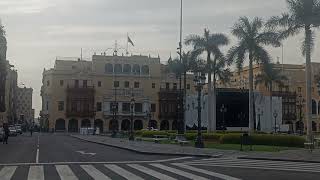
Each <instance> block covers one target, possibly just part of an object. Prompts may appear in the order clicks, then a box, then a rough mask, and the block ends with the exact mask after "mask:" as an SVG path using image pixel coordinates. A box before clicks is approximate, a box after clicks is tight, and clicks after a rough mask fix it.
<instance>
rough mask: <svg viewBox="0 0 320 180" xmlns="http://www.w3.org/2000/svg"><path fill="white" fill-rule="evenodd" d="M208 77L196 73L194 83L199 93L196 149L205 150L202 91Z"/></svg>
mask: <svg viewBox="0 0 320 180" xmlns="http://www.w3.org/2000/svg"><path fill="white" fill-rule="evenodd" d="M205 80H206V76H205V74H204V73H202V72H201V71H199V72H195V77H194V82H195V88H196V90H197V91H198V135H197V138H196V141H195V147H197V148H203V147H204V144H203V141H202V137H201V127H202V125H201V90H202V88H203V86H204V85H205Z"/></svg>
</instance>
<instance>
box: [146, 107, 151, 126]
mask: <svg viewBox="0 0 320 180" xmlns="http://www.w3.org/2000/svg"><path fill="white" fill-rule="evenodd" d="M146 116H147V119H148V129H149V130H151V107H149V109H148V110H147V111H146Z"/></svg>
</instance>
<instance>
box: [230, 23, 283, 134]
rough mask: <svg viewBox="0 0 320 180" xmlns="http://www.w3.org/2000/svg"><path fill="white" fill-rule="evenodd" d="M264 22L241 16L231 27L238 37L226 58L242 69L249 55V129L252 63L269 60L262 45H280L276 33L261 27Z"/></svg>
mask: <svg viewBox="0 0 320 180" xmlns="http://www.w3.org/2000/svg"><path fill="white" fill-rule="evenodd" d="M263 27H264V22H263V21H262V20H261V19H260V18H257V17H256V18H254V19H253V20H252V21H251V22H250V21H249V19H248V18H247V17H241V18H240V19H239V22H237V23H236V24H235V25H234V27H233V28H232V34H233V35H234V36H236V37H237V38H238V39H239V42H238V44H237V45H235V46H233V47H232V48H231V49H230V50H229V52H228V55H227V59H228V60H229V61H231V62H235V63H236V66H237V68H238V69H242V67H243V64H244V61H245V60H246V57H247V56H249V129H250V131H253V130H254V117H253V111H254V110H253V103H254V99H253V68H252V67H253V63H254V62H257V63H260V62H262V63H268V62H270V56H269V53H268V52H267V51H266V50H265V48H264V47H263V46H264V45H273V46H276V47H278V46H280V42H279V40H278V34H277V33H275V32H273V31H271V30H266V29H264V28H263Z"/></svg>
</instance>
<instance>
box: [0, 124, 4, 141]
mask: <svg viewBox="0 0 320 180" xmlns="http://www.w3.org/2000/svg"><path fill="white" fill-rule="evenodd" d="M3 138H4V130H3V128H2V127H0V141H3Z"/></svg>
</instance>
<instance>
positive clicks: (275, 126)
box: [273, 111, 278, 133]
mask: <svg viewBox="0 0 320 180" xmlns="http://www.w3.org/2000/svg"><path fill="white" fill-rule="evenodd" d="M277 116H278V113H277V111H274V112H273V117H274V133H276V131H277Z"/></svg>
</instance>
